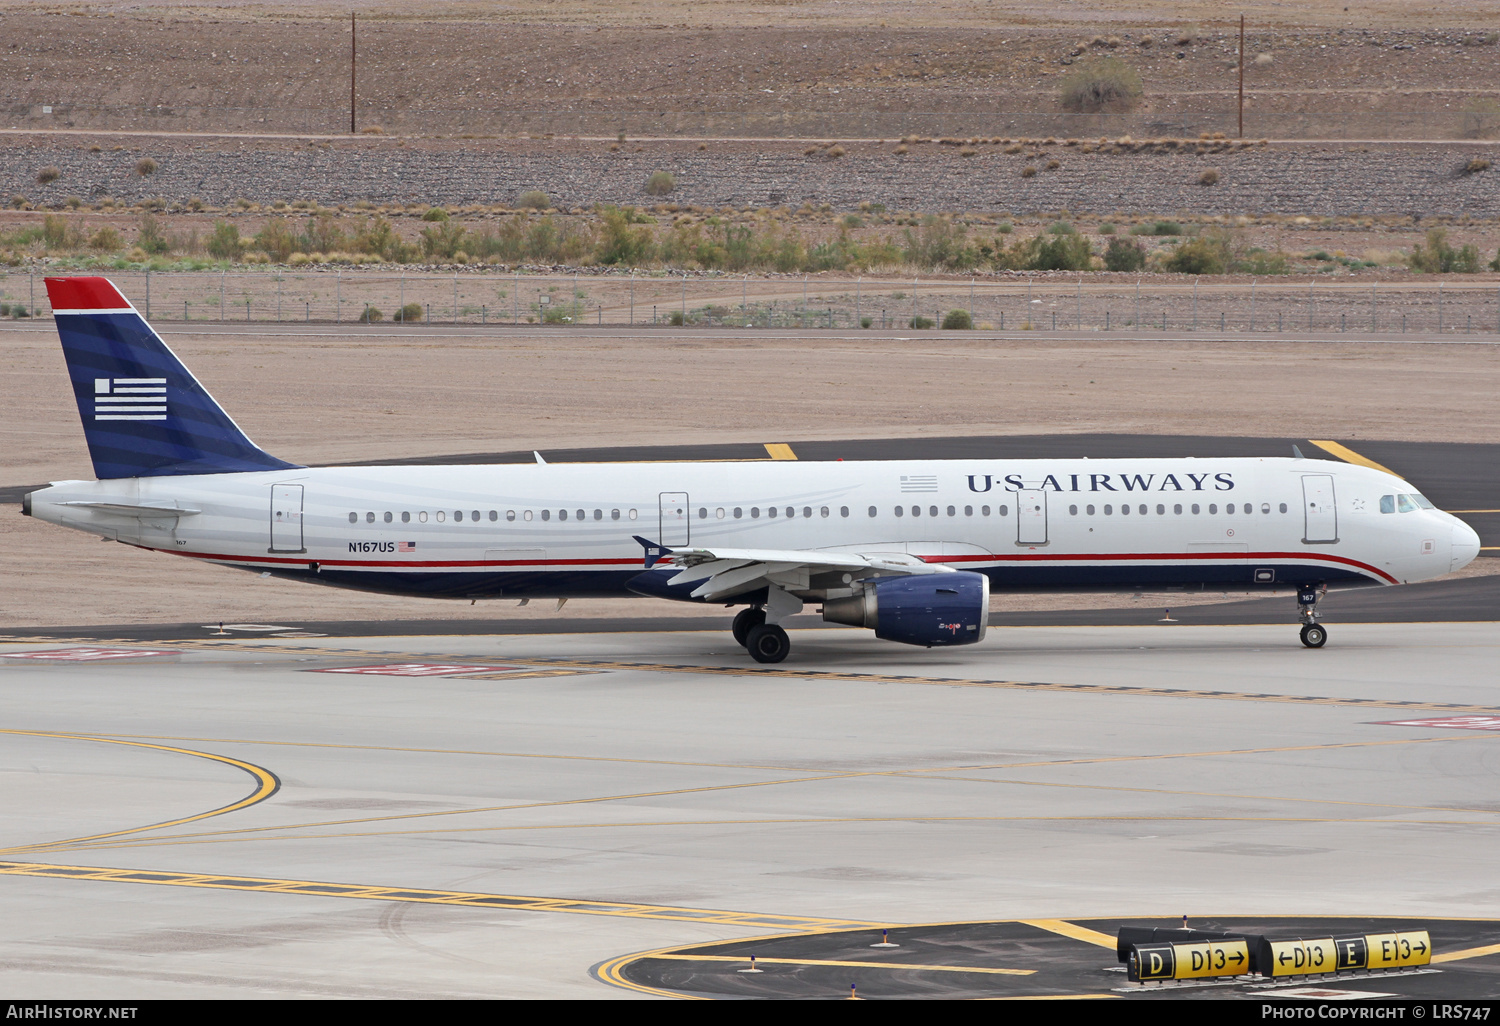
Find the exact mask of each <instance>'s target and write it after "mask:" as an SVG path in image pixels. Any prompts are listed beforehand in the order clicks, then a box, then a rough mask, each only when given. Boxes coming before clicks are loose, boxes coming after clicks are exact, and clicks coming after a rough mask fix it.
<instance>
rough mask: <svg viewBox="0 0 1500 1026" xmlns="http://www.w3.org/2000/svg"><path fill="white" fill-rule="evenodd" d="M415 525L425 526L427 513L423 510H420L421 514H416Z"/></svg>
mask: <svg viewBox="0 0 1500 1026" xmlns="http://www.w3.org/2000/svg"><path fill="white" fill-rule="evenodd" d="M417 523H419V524H425V523H427V511H426V510H425V509H424V510H422V512H420V513H418V514H417Z"/></svg>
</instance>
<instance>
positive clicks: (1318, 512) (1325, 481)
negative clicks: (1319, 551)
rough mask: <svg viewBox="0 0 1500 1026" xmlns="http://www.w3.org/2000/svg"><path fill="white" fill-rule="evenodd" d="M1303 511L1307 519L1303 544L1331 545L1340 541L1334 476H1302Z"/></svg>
mask: <svg viewBox="0 0 1500 1026" xmlns="http://www.w3.org/2000/svg"><path fill="white" fill-rule="evenodd" d="M1302 511H1303V513H1304V514H1305V515H1306V517H1307V521H1306V527H1305V528H1304V531H1303V535H1302V542H1303V544H1305V545H1319V544H1331V543H1333V542H1336V541H1338V540H1339V515H1338V509H1337V507H1336V506H1335V504H1334V501H1333V475H1332V474H1304V475H1302Z"/></svg>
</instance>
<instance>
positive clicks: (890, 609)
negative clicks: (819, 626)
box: [823, 572, 990, 648]
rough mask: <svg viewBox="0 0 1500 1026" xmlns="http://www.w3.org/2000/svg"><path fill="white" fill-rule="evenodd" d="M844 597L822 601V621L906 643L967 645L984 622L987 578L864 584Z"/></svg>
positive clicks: (929, 577) (952, 576) (961, 575)
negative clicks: (872, 631)
mask: <svg viewBox="0 0 1500 1026" xmlns="http://www.w3.org/2000/svg"><path fill="white" fill-rule="evenodd" d="M859 589H860V590H859V591H857V592H856V593H855V594H853V595H850V596H848V597H846V598H834V599H828V600H826V601H825V602H824V603H823V619H825V620H829V621H832V622H833V623H847V624H851V625H853V626H855V627H868V628H870V629H872V630H874V632H875V636H876V637H877V638H880V639H882V640H884V641H899V642H901V643H902V644H905V645H925V646H926V647H928V648H932V647H933V646H934V645H972V644H974V643H975V642H977V641H980V640H982V639H983V638H984V628H985V624H986V623H987V622H988V620H989V609H990V579H989V578H988V577H986V576H985V575H984V574H976V573H968V572H958V573H949V574H922V575H921V576H916V577H881V578H877V579H875V580H871V581H865V582H863V583H862V584H861V585H859Z"/></svg>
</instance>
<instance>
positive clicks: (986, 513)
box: [979, 506, 1005, 517]
mask: <svg viewBox="0 0 1500 1026" xmlns="http://www.w3.org/2000/svg"><path fill="white" fill-rule="evenodd" d="M1002 508H1003V507H1002ZM979 515H980V516H982V517H987V516H989V515H990V508H989V507H988V506H980V507H979ZM1000 515H1001V516H1004V515H1005V514H1004V513H1001V514H1000Z"/></svg>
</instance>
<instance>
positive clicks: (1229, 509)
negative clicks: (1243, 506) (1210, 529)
mask: <svg viewBox="0 0 1500 1026" xmlns="http://www.w3.org/2000/svg"><path fill="white" fill-rule="evenodd" d="M1213 509H1214V508H1213V507H1212V506H1210V507H1208V511H1209V512H1210V513H1212V512H1213ZM1224 512H1225V513H1233V512H1234V503H1232V502H1227V503H1225V504H1224Z"/></svg>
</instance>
